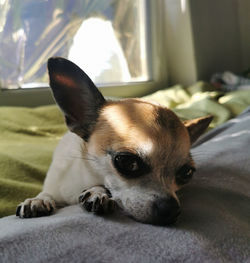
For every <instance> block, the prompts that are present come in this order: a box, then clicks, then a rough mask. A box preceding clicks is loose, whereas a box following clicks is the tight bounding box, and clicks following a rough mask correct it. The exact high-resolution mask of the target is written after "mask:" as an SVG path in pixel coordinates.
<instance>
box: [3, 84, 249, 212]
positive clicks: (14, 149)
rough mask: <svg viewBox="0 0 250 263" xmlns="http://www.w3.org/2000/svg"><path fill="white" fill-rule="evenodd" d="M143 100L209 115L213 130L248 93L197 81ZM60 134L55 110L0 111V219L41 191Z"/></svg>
mask: <svg viewBox="0 0 250 263" xmlns="http://www.w3.org/2000/svg"><path fill="white" fill-rule="evenodd" d="M144 99H146V100H150V101H155V102H157V103H161V104H163V105H165V106H167V107H169V108H171V109H172V110H173V111H175V112H176V114H177V115H178V116H179V117H181V118H182V119H191V118H195V117H200V116H204V115H207V114H212V115H214V117H215V118H214V121H213V122H212V124H211V127H210V128H213V127H216V126H218V125H220V124H222V123H224V122H225V121H227V120H228V119H230V118H232V117H234V116H237V115H238V114H239V113H241V112H242V111H243V110H244V109H246V107H248V106H249V105H250V91H249V90H244V91H234V92H230V93H223V92H221V91H218V90H216V89H215V88H214V87H213V86H211V85H209V84H207V83H204V82H198V83H196V84H195V85H192V86H190V87H183V86H181V85H176V86H174V87H172V88H168V89H165V90H159V91H157V92H155V93H153V94H151V95H149V96H145V97H144ZM65 131H66V126H65V124H64V120H63V117H62V114H61V113H60V111H59V109H58V108H57V106H55V105H52V106H43V107H38V108H22V107H0V133H1V137H0V217H2V216H6V215H10V214H14V213H15V208H16V205H17V204H18V203H19V202H21V201H23V200H24V199H25V198H28V197H33V196H35V195H36V194H37V193H38V192H39V191H40V190H41V187H42V183H43V180H44V177H45V175H46V171H47V169H48V167H49V164H50V162H51V158H52V154H53V150H54V148H55V147H56V145H57V143H58V141H59V140H60V138H61V137H62V135H63V134H64V133H65Z"/></svg>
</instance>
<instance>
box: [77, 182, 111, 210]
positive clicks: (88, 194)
mask: <svg viewBox="0 0 250 263" xmlns="http://www.w3.org/2000/svg"><path fill="white" fill-rule="evenodd" d="M79 203H80V205H81V207H82V208H84V209H85V210H87V211H88V212H93V213H96V214H103V213H110V212H112V211H113V210H114V207H115V205H114V204H115V201H114V200H113V199H111V195H110V193H109V192H107V190H106V189H105V188H104V187H102V186H95V187H92V188H90V189H88V190H85V191H83V192H82V194H81V195H80V196H79Z"/></svg>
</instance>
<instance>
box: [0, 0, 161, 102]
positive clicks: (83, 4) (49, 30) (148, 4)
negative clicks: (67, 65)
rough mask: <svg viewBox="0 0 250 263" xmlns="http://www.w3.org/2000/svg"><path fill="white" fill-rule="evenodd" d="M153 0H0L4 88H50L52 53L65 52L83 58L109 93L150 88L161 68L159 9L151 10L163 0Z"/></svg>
mask: <svg viewBox="0 0 250 263" xmlns="http://www.w3.org/2000/svg"><path fill="white" fill-rule="evenodd" d="M153 2H155V1H153ZM153 2H152V1H149V0H71V1H66V0H52V1H48V0H24V1H19V0H0V73H1V74H0V88H2V91H3V90H5V89H8V90H13V91H17V88H19V89H18V92H12V94H17V93H18V94H21V92H20V88H21V90H30V89H28V88H36V87H39V88H42V87H45V89H44V90H46V87H48V76H47V72H46V63H47V59H48V58H49V57H51V56H62V57H65V58H68V59H70V60H72V61H73V62H75V63H76V64H78V66H80V67H81V68H82V69H83V70H84V71H85V72H86V73H87V74H88V75H89V76H90V77H91V78H92V80H93V81H94V82H95V83H96V84H97V86H98V87H103V88H104V94H105V95H117V96H130V95H132V96H134V94H133V93H134V92H132V93H131V91H132V90H133V91H136V90H137V91H139V90H140V89H141V90H142V89H145V85H146V86H147V85H148V83H149V82H152V81H154V80H155V79H154V76H156V74H155V73H156V72H158V69H157V67H159V65H158V66H156V64H159V63H158V62H157V63H156V62H154V61H152V60H153V59H152V58H153V56H154V54H155V53H154V43H152V37H153V35H154V36H155V34H156V33H155V32H153V30H152V24H157V23H155V22H154V21H153V20H157V19H158V18H159V13H157V14H154V15H152V10H153V9H156V6H158V5H159V4H157V3H153ZM156 2H158V3H160V2H162V1H156ZM159 9H160V8H158V10H159ZM156 29H157V30H158V28H156V26H155V31H157V30H156ZM158 40H159V39H158ZM154 41H156V38H155V39H154ZM154 41H153V42H154ZM158 46H159V45H158ZM154 65H155V66H154ZM141 85H144V87H142V86H141ZM150 85H151V84H150ZM139 86H140V87H139ZM124 87H126V91H125V93H124V92H122V90H125V89H124ZM36 91H37V89H36ZM40 92H41V91H40ZM23 94H24V93H23ZM27 94H28V93H27V92H26V95H27ZM37 94H38V93H37ZM4 95H6V94H4V92H1V94H0V105H1V104H3V103H2V100H1V97H2V99H3V97H4ZM10 95H11V94H10ZM8 96H9V95H8ZM8 96H7V95H6V96H5V97H6V98H7V97H8ZM22 96H25V95H22ZM34 104H36V103H34ZM39 104H40V103H39Z"/></svg>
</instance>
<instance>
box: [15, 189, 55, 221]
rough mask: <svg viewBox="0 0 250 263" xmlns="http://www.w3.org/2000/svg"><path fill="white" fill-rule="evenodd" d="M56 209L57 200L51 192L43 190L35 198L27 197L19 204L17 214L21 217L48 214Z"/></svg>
mask: <svg viewBox="0 0 250 263" xmlns="http://www.w3.org/2000/svg"><path fill="white" fill-rule="evenodd" d="M55 209H56V204H55V201H54V200H53V199H52V198H51V196H50V195H49V194H46V193H44V192H41V193H40V194H39V195H38V196H36V197H35V198H29V199H26V200H25V201H24V202H22V203H21V204H19V205H18V207H17V209H16V216H19V217H21V218H30V217H40V216H48V215H50V214H51V213H52V212H53V211H54V210H55Z"/></svg>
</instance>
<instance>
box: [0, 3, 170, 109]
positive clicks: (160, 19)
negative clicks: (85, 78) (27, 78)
mask: <svg viewBox="0 0 250 263" xmlns="http://www.w3.org/2000/svg"><path fill="white" fill-rule="evenodd" d="M145 8H146V19H145V20H146V30H147V31H148V32H147V38H148V39H146V41H147V52H148V55H147V56H148V68H149V74H150V75H149V79H150V80H149V81H141V82H134V83H119V84H110V85H107V84H105V85H98V88H99V90H100V91H101V92H102V94H103V95H104V96H107V97H140V96H143V95H147V94H149V93H151V92H153V91H156V90H157V89H160V88H165V87H166V85H167V81H168V79H167V70H166V58H167V54H166V48H165V20H164V0H159V1H150V0H145ZM54 103H55V102H54V99H53V96H52V93H51V90H50V88H49V87H48V86H47V87H46V85H45V86H44V87H41V88H29V89H13V90H9V89H0V106H26V107H35V106H42V105H49V104H54Z"/></svg>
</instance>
